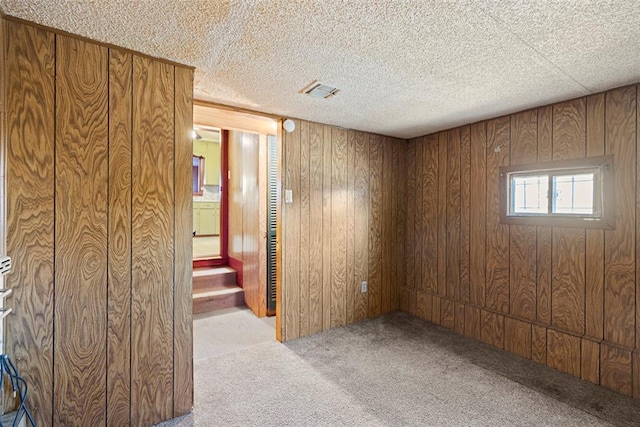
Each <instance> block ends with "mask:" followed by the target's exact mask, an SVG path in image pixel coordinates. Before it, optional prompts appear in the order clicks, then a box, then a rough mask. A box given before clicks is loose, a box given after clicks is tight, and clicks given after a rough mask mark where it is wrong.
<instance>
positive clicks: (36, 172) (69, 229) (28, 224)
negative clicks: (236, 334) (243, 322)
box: [2, 21, 193, 426]
mask: <svg viewBox="0 0 640 427" xmlns="http://www.w3.org/2000/svg"><path fill="white" fill-rule="evenodd" d="M4 24H5V26H6V33H5V35H6V40H5V43H4V44H3V50H4V52H5V54H6V66H5V67H4V68H3V70H2V72H3V73H2V76H3V79H4V78H6V88H7V90H6V111H7V129H6V135H5V132H3V138H2V142H3V147H2V149H3V150H5V149H6V151H7V179H8V188H9V191H8V192H7V206H8V209H7V253H8V255H10V256H11V257H12V259H13V271H12V273H11V274H9V275H8V276H7V286H8V287H9V288H12V289H13V294H12V295H11V297H9V298H8V299H7V301H6V303H7V305H8V306H10V307H13V309H14V313H15V314H13V315H12V316H10V317H9V318H8V319H7V320H6V322H7V323H6V351H7V353H8V354H9V355H10V356H11V357H12V359H13V360H14V361H15V362H16V363H17V367H18V369H19V371H20V372H21V374H22V375H23V376H24V377H25V379H26V380H27V383H28V385H29V397H28V402H27V403H28V405H29V407H30V409H31V411H32V412H33V414H34V415H35V418H36V421H37V423H38V425H42V426H44V425H64V426H71V425H150V424H154V423H157V422H160V421H162V420H165V419H168V418H172V417H173V416H178V415H181V414H184V413H186V412H189V411H190V410H191V407H192V403H193V372H192V332H191V329H192V316H191V224H192V219H191V152H192V149H191V138H190V130H191V127H192V102H193V101H192V91H193V71H192V70H191V69H187V68H183V67H179V66H175V65H172V64H168V63H165V62H161V61H158V60H152V59H149V58H146V57H143V56H139V55H136V54H132V53H129V52H125V51H120V50H118V49H114V48H108V47H105V46H101V45H98V44H94V43H90V42H87V41H84V40H80V39H76V38H74V37H70V36H65V35H58V34H55V33H54V32H50V31H48V30H46V29H42V28H39V27H35V26H30V25H26V24H24V23H19V22H13V21H7V22H6V23H4ZM5 76H6V77H5ZM5 136H6V138H5Z"/></svg>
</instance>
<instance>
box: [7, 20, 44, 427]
mask: <svg viewBox="0 0 640 427" xmlns="http://www.w3.org/2000/svg"><path fill="white" fill-rule="evenodd" d="M5 24H6V36H7V45H6V46H5V45H3V46H2V49H3V51H4V52H6V69H5V71H6V74H4V73H3V76H2V78H3V79H5V81H6V102H7V104H6V106H7V113H6V122H7V129H6V143H7V150H6V155H7V178H6V179H7V182H6V185H7V205H6V208H7V227H6V238H7V242H6V246H7V254H8V255H9V256H11V257H12V258H13V266H12V272H11V274H10V275H8V276H6V277H5V286H6V287H8V288H10V289H13V293H12V295H10V296H9V297H8V298H7V299H6V301H5V304H6V305H7V306H9V307H13V309H14V310H13V314H12V315H11V321H10V322H6V323H5V328H6V329H5V339H6V342H5V351H6V353H7V354H10V355H11V358H12V359H13V360H14V362H15V364H16V367H17V369H18V371H19V372H20V374H21V375H22V376H23V377H24V379H25V380H26V381H27V383H28V384H29V391H30V392H29V409H30V410H31V413H32V414H33V415H34V418H35V421H36V423H37V424H38V425H48V424H50V423H51V422H52V414H53V406H52V405H53V395H52V393H53V314H54V312H53V286H54V273H53V271H54V269H53V264H54V182H55V181H54V140H55V131H54V129H55V125H54V123H55V119H54V76H55V40H54V39H55V38H54V36H53V34H51V33H48V32H45V31H42V30H38V29H35V28H33V27H29V26H25V25H22V24H18V23H15V22H9V21H6V22H5ZM5 49H6V50H5ZM9 189H10V190H9Z"/></svg>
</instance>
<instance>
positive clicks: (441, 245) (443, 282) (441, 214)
mask: <svg viewBox="0 0 640 427" xmlns="http://www.w3.org/2000/svg"><path fill="white" fill-rule="evenodd" d="M447 144H448V138H447V133H446V132H440V133H439V134H438V289H437V294H438V295H440V296H445V295H447V254H448V251H447V249H448V248H447V229H448V225H447V220H448V217H447V192H448V182H447V176H448V174H447V158H448V154H447V146H448V145H447ZM409 155H411V153H409Z"/></svg>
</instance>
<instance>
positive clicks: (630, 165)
mask: <svg viewBox="0 0 640 427" xmlns="http://www.w3.org/2000/svg"><path fill="white" fill-rule="evenodd" d="M605 103H606V105H605V111H606V115H605V139H606V147H605V150H606V153H607V154H613V163H614V165H615V173H614V186H615V191H616V194H615V209H616V211H615V216H616V229H615V230H607V231H605V248H604V259H605V261H604V262H605V286H604V289H605V294H604V304H605V305H604V313H605V316H604V339H605V340H606V341H608V342H610V343H613V344H617V345H620V346H624V347H626V348H629V349H630V348H633V347H634V346H635V341H636V340H635V332H636V331H635V327H634V322H635V317H636V316H635V315H634V310H635V292H636V286H635V273H636V271H635V262H636V254H635V244H634V242H633V236H634V235H635V232H636V229H635V227H634V224H635V221H636V206H635V197H634V195H635V193H636V178H635V172H634V171H635V167H636V147H635V142H636V123H635V120H636V118H637V115H636V114H637V113H636V88H635V86H628V87H624V88H621V89H616V90H612V91H609V92H607V93H606V100H605ZM601 363H602V360H601ZM602 370H603V371H604V369H602ZM603 385H604V384H603Z"/></svg>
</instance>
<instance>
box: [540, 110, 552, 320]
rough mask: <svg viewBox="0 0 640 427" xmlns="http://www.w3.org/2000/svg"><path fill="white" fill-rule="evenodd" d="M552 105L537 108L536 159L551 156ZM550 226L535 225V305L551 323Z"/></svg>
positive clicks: (549, 157)
mask: <svg viewBox="0 0 640 427" xmlns="http://www.w3.org/2000/svg"><path fill="white" fill-rule="evenodd" d="M552 116H553V107H552V106H547V107H542V108H539V109H538V161H539V162H546V161H550V160H551V158H552V156H553V151H552V132H553V122H552ZM551 250H552V243H551V227H537V252H536V270H537V291H536V293H537V307H536V311H537V312H536V316H537V320H538V322H540V323H543V324H545V325H550V324H551Z"/></svg>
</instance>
